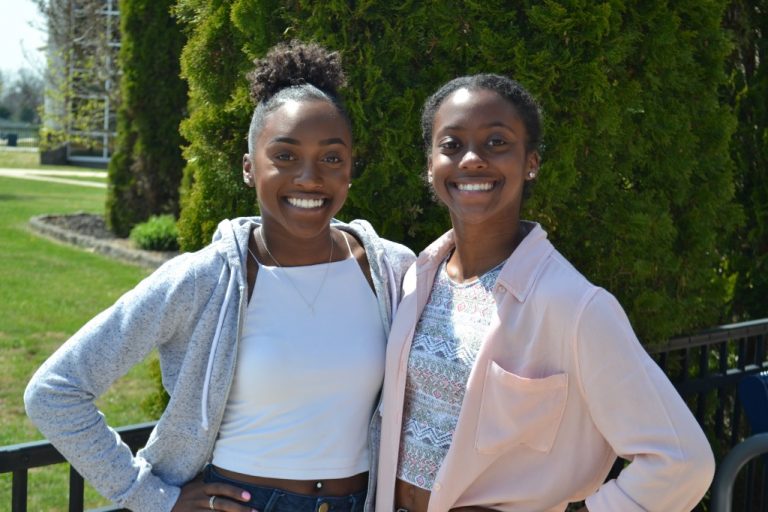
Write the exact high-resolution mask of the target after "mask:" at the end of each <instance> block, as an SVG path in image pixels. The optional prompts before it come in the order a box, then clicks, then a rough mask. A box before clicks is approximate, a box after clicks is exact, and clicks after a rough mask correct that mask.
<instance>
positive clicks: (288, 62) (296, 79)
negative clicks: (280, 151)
mask: <svg viewBox="0 0 768 512" xmlns="http://www.w3.org/2000/svg"><path fill="white" fill-rule="evenodd" d="M254 64H255V68H254V69H253V70H252V71H251V72H250V73H248V75H246V77H247V78H248V81H249V82H250V96H251V99H252V100H253V102H254V103H255V105H256V108H255V110H254V112H253V117H252V118H251V125H250V128H249V129H248V152H249V153H252V152H253V144H254V141H255V140H256V137H257V136H258V134H259V132H261V129H262V128H263V127H264V119H265V118H266V116H267V115H269V114H270V113H272V112H274V111H275V110H277V109H278V108H279V107H281V106H282V105H283V104H284V103H285V102H286V101H290V100H293V101H327V102H329V103H331V104H333V105H334V106H335V107H336V108H337V109H338V110H339V112H340V113H341V114H342V117H343V118H344V119H345V120H346V122H347V124H348V125H349V126H350V131H351V124H352V123H351V121H350V118H349V114H348V113H347V111H346V109H345V108H344V105H343V103H342V101H341V99H340V98H339V95H338V90H339V89H340V88H341V87H343V86H345V85H346V82H347V77H346V76H345V74H344V70H343V69H342V67H341V55H339V53H338V52H332V51H329V50H328V49H326V48H324V47H322V46H320V45H318V44H317V43H304V42H302V41H297V40H293V41H290V42H288V43H279V44H277V45H275V46H273V47H272V48H271V49H270V50H269V52H267V54H266V55H265V56H264V57H263V58H261V59H256V60H255V61H254Z"/></svg>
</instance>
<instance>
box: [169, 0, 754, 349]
mask: <svg viewBox="0 0 768 512" xmlns="http://www.w3.org/2000/svg"><path fill="white" fill-rule="evenodd" d="M670 4H672V5H670ZM725 7H726V2H724V1H712V0H680V1H678V2H665V1H660V0H642V1H641V0H632V1H629V0H614V1H604V2H587V1H584V0H560V1H557V0H550V1H547V2H528V1H522V2H518V3H516V5H515V6H514V7H510V4H509V2H501V1H498V0H488V1H484V2H474V1H470V0H455V1H451V2H444V1H434V0H432V1H424V2H412V1H406V2H356V3H354V4H353V3H350V2H346V1H342V0H329V1H326V2H314V1H306V0H296V1H293V2H290V3H282V4H278V3H277V2H262V1H257V0H218V1H215V2H202V1H199V0H181V2H180V4H179V13H180V14H181V15H182V18H183V19H185V20H186V22H187V24H188V27H189V30H190V32H189V37H190V41H189V43H188V44H187V46H186V48H185V50H184V55H183V69H184V74H185V76H186V77H187V79H188V80H189V84H190V89H191V97H192V99H191V111H192V115H191V117H190V118H189V120H187V121H185V123H184V124H183V133H184V135H185V137H186V138H187V139H188V140H189V146H188V148H187V150H186V151H187V156H188V157H189V159H190V163H189V165H188V166H187V169H186V171H185V180H186V186H187V189H186V197H185V201H184V208H183V211H182V217H181V235H182V248H184V249H194V248H197V247H201V246H202V245H204V244H206V243H208V241H209V240H210V236H211V234H212V232H213V230H214V229H215V225H216V223H217V222H218V221H219V220H220V219H221V218H224V217H231V216H233V215H242V214H252V213H255V210H256V206H255V201H254V198H253V196H252V192H251V191H250V190H249V189H245V188H244V187H243V186H242V184H241V170H240V167H241V163H240V162H241V158H242V154H243V153H244V152H245V151H246V145H245V134H246V130H247V126H248V119H249V117H250V114H251V112H252V109H253V106H252V105H250V104H249V103H248V101H247V94H246V81H245V79H244V74H245V72H246V71H247V70H248V69H249V68H250V66H251V64H250V61H251V60H252V59H253V58H255V57H258V56H261V55H263V53H264V52H265V51H266V49H267V48H268V47H269V46H271V45H272V44H274V43H275V42H277V41H278V40H283V39H291V38H298V39H303V40H315V41H317V42H319V43H321V44H325V45H327V46H328V47H330V48H334V49H338V50H340V51H341V52H342V54H343V56H344V65H345V69H346V70H347V71H348V74H349V83H350V86H349V88H348V90H347V91H346V94H345V98H346V102H347V106H348V108H349V111H350V113H351V115H352V118H353V123H354V136H355V145H356V156H357V161H358V165H357V177H356V179H355V181H354V183H353V186H352V189H351V192H350V199H349V201H348V203H347V205H346V206H345V208H344V210H343V211H342V215H341V216H342V218H353V217H364V218H367V219H368V220H370V221H371V222H372V223H373V224H374V226H376V228H377V229H378V230H379V232H380V233H381V234H382V235H384V236H386V237H389V238H392V239H394V240H398V241H402V242H405V243H407V244H409V245H410V246H411V247H412V248H414V249H416V250H420V249H421V248H423V247H424V246H425V245H426V244H427V243H428V242H429V241H431V240H432V239H434V238H435V237H436V236H438V235H439V234H440V233H442V232H443V231H444V230H445V229H447V228H448V226H449V222H448V217H447V214H446V212H445V210H444V209H443V208H441V207H439V206H437V205H436V204H434V203H433V202H432V201H431V199H430V196H429V193H428V191H427V188H426V186H424V184H423V169H424V167H425V157H424V151H423V148H422V147H421V146H420V142H419V141H420V137H419V133H418V125H419V122H418V120H419V115H420V108H421V105H422V103H423V101H424V99H425V98H426V96H427V95H428V94H430V93H432V92H433V91H434V90H435V89H436V88H437V87H438V86H439V85H440V84H441V83H443V82H444V81H446V80H448V79H450V78H452V77H454V76H457V75H461V74H468V73H475V72H481V71H485V72H499V73H504V74H508V75H510V76H513V77H515V78H516V79H518V80H519V81H521V82H522V83H523V84H524V85H526V86H527V87H528V88H529V89H530V90H531V92H532V93H533V94H534V95H535V96H536V97H537V98H538V99H539V100H540V102H541V104H542V106H543V109H544V113H545V134H544V135H545V148H544V151H543V162H544V163H543V167H542V172H541V173H540V179H539V183H538V184H537V187H536V190H535V192H534V195H533V197H532V198H531V199H530V200H529V202H528V203H527V205H526V210H527V211H526V215H525V216H526V217H527V218H531V219H534V220H538V221H540V222H542V224H543V225H544V227H545V228H546V229H547V230H548V231H549V233H550V236H551V238H552V239H553V240H554V242H555V244H556V245H557V247H558V248H559V249H560V250H561V252H563V253H564V254H565V255H566V256H567V257H568V258H569V259H570V260H571V261H572V262H573V263H574V264H575V265H576V266H577V267H578V268H579V269H580V270H582V271H583V272H584V273H585V274H586V275H587V276H588V277H589V278H590V279H592V280H593V281H594V282H595V283H597V284H599V285H603V286H605V287H606V288H608V289H610V290H611V291H612V292H614V293H615V294H616V295H617V296H618V297H619V299H620V300H621V302H622V304H623V305H624V306H625V308H626V310H627V311H628V313H629V316H630V318H631V320H632V322H633V324H634V326H635V327H636V329H637V331H638V334H639V335H640V336H641V339H643V340H644V341H645V342H654V341H657V340H662V339H666V338H668V337H669V336H671V335H674V334H677V333H681V332H684V331H689V330H692V329H696V328H701V327H708V326H711V325H714V324H716V323H718V322H720V321H721V320H722V319H723V314H724V312H725V310H724V308H725V304H726V300H727V298H728V288H727V286H728V282H727V273H726V272H724V270H723V265H724V261H726V260H725V258H726V256H727V255H726V254H725V250H724V247H726V246H727V244H728V241H729V239H730V237H731V236H732V234H733V233H734V230H735V228H736V227H737V225H738V220H739V218H740V210H739V207H738V205H737V204H736V203H735V202H734V200H733V194H734V179H733V163H732V160H731V158H730V156H729V148H728V142H729V139H730V137H731V135H732V133H733V131H734V128H735V120H734V116H733V115H732V114H731V113H730V111H729V110H728V108H727V107H723V106H721V105H720V103H719V98H718V94H719V91H720V90H721V88H722V87H723V86H724V85H725V83H726V75H725V73H724V63H725V58H726V55H727V53H728V51H729V46H728V40H727V34H726V33H724V32H723V30H722V29H721V26H720V24H721V20H722V17H723V13H724V9H725Z"/></svg>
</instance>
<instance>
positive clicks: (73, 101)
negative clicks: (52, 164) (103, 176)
mask: <svg viewBox="0 0 768 512" xmlns="http://www.w3.org/2000/svg"><path fill="white" fill-rule="evenodd" d="M34 1H35V3H36V4H37V5H38V8H39V9H40V11H41V13H42V14H43V15H44V17H45V18H46V20H47V25H48V68H47V73H46V80H45V81H46V94H45V109H44V113H43V123H44V132H45V137H44V139H45V140H47V143H48V146H58V145H59V144H61V143H65V142H66V143H69V144H78V145H80V146H85V147H93V148H101V149H102V150H103V154H104V156H107V154H108V146H109V145H110V136H111V133H112V132H114V112H115V110H116V108H117V106H118V103H119V100H120V98H119V87H118V82H119V69H118V66H117V53H118V51H119V47H120V36H119V26H118V22H117V20H118V17H117V15H116V14H117V0H34Z"/></svg>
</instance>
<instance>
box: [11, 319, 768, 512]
mask: <svg viewBox="0 0 768 512" xmlns="http://www.w3.org/2000/svg"><path fill="white" fill-rule="evenodd" d="M766 341H768V318H765V319H761V320H755V321H752V322H744V323H738V324H731V325H723V326H720V327H717V328H715V329H712V330H709V331H705V332H701V333H698V334H695V335H692V336H684V337H680V338H675V339H672V340H669V341H668V342H667V343H665V344H663V345H661V346H657V347H654V348H652V349H650V350H649V353H650V354H651V356H652V357H653V358H654V359H655V360H656V362H657V363H658V364H659V366H661V368H662V369H664V371H665V372H666V373H667V375H668V376H669V378H670V379H671V380H672V382H673V383H674V384H675V386H676V388H677V390H678V391H679V392H680V394H681V395H682V397H683V398H684V399H685V400H686V402H687V403H688V405H689V406H690V407H691V410H692V411H693V413H694V414H695V416H696V419H697V420H698V421H699V423H700V424H701V425H702V427H703V428H704V430H705V431H706V433H707V436H708V437H709V440H710V443H711V444H712V448H713V450H714V452H715V455H716V457H717V460H718V461H719V460H722V458H723V457H724V456H725V455H726V454H727V453H728V452H729V450H731V448H733V447H734V446H735V445H736V444H738V443H739V442H740V441H741V440H742V439H745V438H747V437H749V435H750V434H752V432H751V431H750V428H749V425H748V424H747V421H746V418H745V417H744V413H743V410H742V407H741V403H740V402H739V397H738V395H737V389H738V384H739V382H740V381H741V380H742V379H743V378H745V377H747V376H749V375H753V374H756V373H760V372H762V371H765V370H768V359H766V357H767V354H766V348H767V347H766ZM152 426H153V424H152V423H145V424H141V425H131V426H128V427H124V428H121V429H118V431H119V432H120V435H121V436H122V437H123V440H125V442H126V444H128V445H129V446H131V448H132V449H133V450H136V449H138V448H139V447H141V446H142V445H143V444H144V442H145V441H146V439H147V437H148V435H149V432H150V431H151V429H152ZM61 462H64V458H63V457H62V456H61V455H60V454H59V453H58V452H57V451H56V449H55V448H53V447H52V446H51V445H50V444H49V443H47V442H45V441H40V442H34V443H24V444H18V445H13V446H6V447H2V448H0V474H2V473H13V484H12V505H11V510H12V512H26V510H27V505H26V499H27V493H28V489H27V474H28V473H27V472H28V470H29V469H30V468H35V467H40V466H47V465H50V464H58V463H61ZM767 476H768V474H767V472H766V469H765V464H764V461H763V460H762V459H757V460H755V461H753V462H751V463H750V464H749V465H748V467H747V470H746V471H745V472H744V475H743V476H741V477H740V478H739V479H738V480H737V483H736V485H735V486H734V491H733V495H734V506H733V509H734V510H739V511H742V512H757V511H765V510H768V499H767V496H766V493H767V492H768V485H766V477H767ZM0 508H2V505H0ZM708 509H709V508H708V500H707V499H705V500H704V501H703V502H702V504H701V505H700V506H699V507H698V508H697V510H699V511H702V512H703V511H705V510H708ZM82 510H83V479H82V478H81V477H80V475H78V474H77V472H75V471H74V470H71V471H70V489H69V511H70V512H81V511H82ZM116 510H120V509H115V508H105V509H100V511H101V512H106V511H116Z"/></svg>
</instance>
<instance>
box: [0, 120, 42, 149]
mask: <svg viewBox="0 0 768 512" xmlns="http://www.w3.org/2000/svg"><path fill="white" fill-rule="evenodd" d="M39 145H40V127H39V126H38V125H34V124H27V123H8V122H0V150H4V149H6V148H8V149H11V148H37V147H38V146H39Z"/></svg>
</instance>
